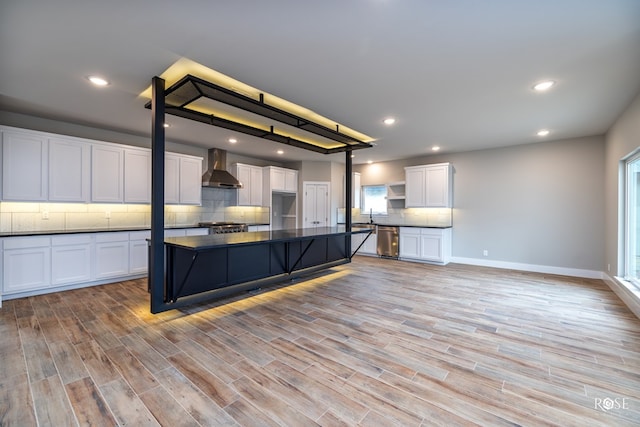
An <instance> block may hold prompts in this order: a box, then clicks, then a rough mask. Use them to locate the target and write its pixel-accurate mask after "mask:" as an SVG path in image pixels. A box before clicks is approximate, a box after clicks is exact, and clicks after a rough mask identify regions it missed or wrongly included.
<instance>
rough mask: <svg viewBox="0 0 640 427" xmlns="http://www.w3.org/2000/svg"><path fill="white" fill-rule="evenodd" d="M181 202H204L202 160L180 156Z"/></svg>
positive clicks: (195, 203)
mask: <svg viewBox="0 0 640 427" xmlns="http://www.w3.org/2000/svg"><path fill="white" fill-rule="evenodd" d="M180 203H181V204H183V205H201V204H202V160H201V159H194V158H190V157H181V158H180Z"/></svg>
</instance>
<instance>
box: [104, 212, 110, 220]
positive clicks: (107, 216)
mask: <svg viewBox="0 0 640 427" xmlns="http://www.w3.org/2000/svg"><path fill="white" fill-rule="evenodd" d="M104 217H105V218H106V219H111V212H110V211H106V212H105V213H104Z"/></svg>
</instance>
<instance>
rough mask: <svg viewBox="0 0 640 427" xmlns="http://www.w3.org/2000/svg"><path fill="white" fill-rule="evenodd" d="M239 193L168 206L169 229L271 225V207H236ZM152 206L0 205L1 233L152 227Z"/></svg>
mask: <svg viewBox="0 0 640 427" xmlns="http://www.w3.org/2000/svg"><path fill="white" fill-rule="evenodd" d="M236 193H237V192H236V191H233V190H228V189H219V188H203V189H202V205H201V206H186V205H167V206H166V207H165V212H164V216H165V225H166V226H191V225H195V224H197V223H198V222H201V221H237V222H246V223H259V224H264V223H268V222H269V208H267V207H253V206H246V207H245V206H234V205H235V203H236V197H237V196H236ZM150 226H151V206H150V205H139V204H136V205H133V204H115V203H113V204H112V203H104V204H102V203H90V204H87V203H22V202H0V232H2V233H12V232H14V233H15V232H27V231H54V230H55V231H60V230H70V231H71V230H79V229H120V228H130V227H150Z"/></svg>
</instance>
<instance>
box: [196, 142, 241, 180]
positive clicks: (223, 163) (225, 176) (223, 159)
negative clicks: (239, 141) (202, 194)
mask: <svg viewBox="0 0 640 427" xmlns="http://www.w3.org/2000/svg"><path fill="white" fill-rule="evenodd" d="M207 154H208V161H207V171H206V172H205V173H204V175H202V186H203V187H215V188H242V184H241V183H240V181H238V180H237V179H236V178H235V177H234V176H233V175H231V174H230V173H229V172H227V152H226V151H224V150H220V149H218V148H210V149H209V151H208V153H207Z"/></svg>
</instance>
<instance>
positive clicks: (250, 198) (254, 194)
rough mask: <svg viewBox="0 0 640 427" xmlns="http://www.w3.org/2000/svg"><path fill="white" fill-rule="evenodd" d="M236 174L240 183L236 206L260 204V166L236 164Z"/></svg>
mask: <svg viewBox="0 0 640 427" xmlns="http://www.w3.org/2000/svg"><path fill="white" fill-rule="evenodd" d="M236 174H237V175H236V177H237V178H238V181H240V182H241V183H242V188H238V206H262V168H261V167H259V166H252V165H243V164H236Z"/></svg>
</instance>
